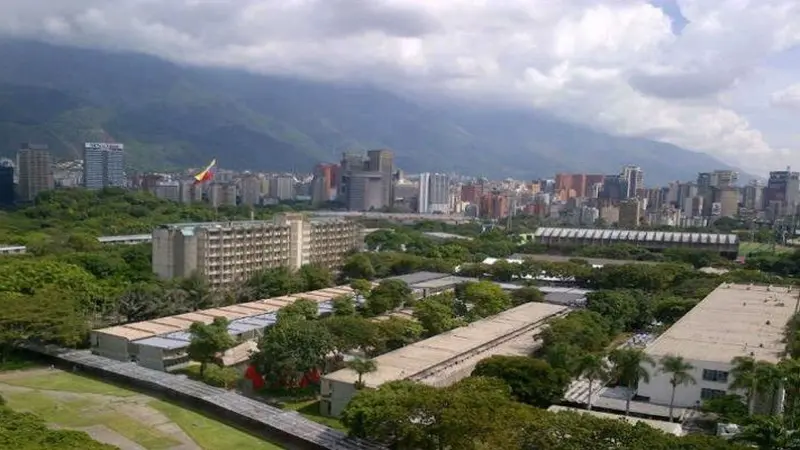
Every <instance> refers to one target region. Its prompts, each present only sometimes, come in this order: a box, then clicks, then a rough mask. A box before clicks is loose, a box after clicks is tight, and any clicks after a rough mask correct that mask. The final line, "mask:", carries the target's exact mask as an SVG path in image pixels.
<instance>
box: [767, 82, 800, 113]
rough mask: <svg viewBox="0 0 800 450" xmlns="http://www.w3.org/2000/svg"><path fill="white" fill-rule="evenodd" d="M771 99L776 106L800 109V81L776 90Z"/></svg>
mask: <svg viewBox="0 0 800 450" xmlns="http://www.w3.org/2000/svg"><path fill="white" fill-rule="evenodd" d="M770 100H771V103H772V104H773V105H774V106H778V107H782V108H790V109H795V110H800V83H798V84H793V85H791V86H789V87H787V88H784V89H781V90H779V91H777V92H774V93H773V94H772V96H771V97H770Z"/></svg>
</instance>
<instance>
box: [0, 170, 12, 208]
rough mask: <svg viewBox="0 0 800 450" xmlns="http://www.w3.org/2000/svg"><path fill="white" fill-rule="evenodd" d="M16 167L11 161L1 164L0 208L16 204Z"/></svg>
mask: <svg viewBox="0 0 800 450" xmlns="http://www.w3.org/2000/svg"><path fill="white" fill-rule="evenodd" d="M14 200H15V192H14V166H13V165H12V164H11V161H2V162H0V206H11V205H13V204H14Z"/></svg>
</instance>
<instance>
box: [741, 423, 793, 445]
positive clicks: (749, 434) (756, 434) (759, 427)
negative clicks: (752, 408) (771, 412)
mask: <svg viewBox="0 0 800 450" xmlns="http://www.w3.org/2000/svg"><path fill="white" fill-rule="evenodd" d="M733 441H735V442H742V443H745V444H750V445H751V446H754V447H755V448H757V449H759V450H790V449H796V448H800V434H798V433H796V432H795V431H794V430H792V429H791V428H789V427H788V426H787V423H786V420H785V418H784V417H781V416H756V417H754V418H753V419H752V420H751V421H750V423H749V424H748V425H746V426H745V427H744V428H743V429H742V431H741V432H740V433H739V434H737V435H736V436H734V437H733Z"/></svg>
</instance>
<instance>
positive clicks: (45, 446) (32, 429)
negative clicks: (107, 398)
mask: <svg viewBox="0 0 800 450" xmlns="http://www.w3.org/2000/svg"><path fill="white" fill-rule="evenodd" d="M0 400H2V397H0ZM0 448H13V449H18V450H74V449H81V450H114V448H115V447H113V446H111V445H106V444H101V443H99V442H97V441H95V440H94V439H92V438H91V437H89V435H88V434H86V433H84V432H82V431H71V430H53V429H50V428H49V427H48V426H47V424H46V423H45V422H44V420H42V419H40V418H39V417H38V416H36V415H34V414H30V413H21V412H14V411H12V410H11V409H10V408H8V407H5V406H3V402H2V401H0Z"/></svg>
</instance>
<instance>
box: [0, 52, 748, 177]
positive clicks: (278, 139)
mask: <svg viewBox="0 0 800 450" xmlns="http://www.w3.org/2000/svg"><path fill="white" fill-rule="evenodd" d="M0 61H3V64H0V146H2V149H3V150H2V156H10V155H11V154H13V152H14V151H15V149H16V147H17V146H18V145H19V143H20V142H25V141H36V142H42V143H47V144H48V145H50V146H51V148H52V149H53V151H54V153H55V154H56V155H57V156H59V157H63V158H79V157H80V149H81V143H82V142H84V141H92V140H109V139H113V140H116V141H118V142H122V143H124V144H125V145H126V149H127V150H128V152H129V154H130V157H129V161H130V163H131V164H132V165H133V166H134V167H137V168H142V169H159V168H169V167H187V166H199V165H202V164H203V163H205V162H206V161H207V160H209V159H211V158H213V157H216V158H218V159H219V161H220V165H221V166H222V167H226V168H232V169H251V170H253V169H254V170H298V171H308V170H310V169H311V167H312V166H313V165H314V164H315V163H318V162H323V161H336V160H338V158H339V156H340V153H341V152H342V151H344V150H357V149H368V148H379V147H388V148H391V149H393V150H394V151H395V154H396V165H397V166H398V167H402V168H403V169H406V170H408V171H412V172H413V171H423V170H426V171H428V170H430V171H433V170H436V171H446V172H450V171H455V172H460V173H465V174H471V175H485V176H489V177H494V178H504V177H515V178H538V177H551V176H553V174H554V173H556V172H575V173H579V172H591V173H598V172H599V173H616V172H618V171H619V168H620V167H621V166H622V165H623V164H637V165H640V166H642V167H643V168H644V170H645V174H646V182H647V183H648V184H650V183H653V182H655V183H664V182H667V181H671V180H675V179H683V180H686V179H690V180H691V179H694V178H695V176H696V174H697V172H699V171H707V170H714V169H726V168H731V166H729V165H727V164H725V163H722V162H721V161H718V160H716V159H714V158H713V157H711V156H709V155H706V154H703V153H698V152H692V151H689V150H685V149H682V148H679V147H677V146H674V145H670V144H664V143H659V142H654V141H648V140H646V139H639V138H629V137H615V136H611V135H608V134H605V133H601V132H598V131H594V130H590V129H588V128H584V127H580V126H577V125H574V124H570V123H567V122H563V121H559V120H556V119H554V118H550V117H548V116H545V115H543V114H541V113H538V112H529V111H513V110H490V109H475V108H461V107H458V106H453V105H446V104H437V105H435V106H431V105H426V106H422V105H421V104H420V103H416V102H414V101H413V100H411V99H408V98H404V97H401V96H398V95H395V94H393V93H390V92H388V91H383V90H379V89H377V88H373V87H367V86H355V85H347V84H325V83H317V82H310V81H303V80H297V79H290V78H286V77H276V76H265V75H258V74H253V73H249V72H244V71H238V70H232V69H214V68H200V67H193V66H182V65H178V64H174V63H171V62H167V61H164V60H161V59H158V58H156V57H151V56H147V55H141V54H134V53H113V52H107V51H101V50H87V49H78V48H72V47H59V46H53V45H49V44H42V43H34V42H29V41H9V40H6V41H0ZM743 175H745V174H743ZM743 178H746V176H743Z"/></svg>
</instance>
